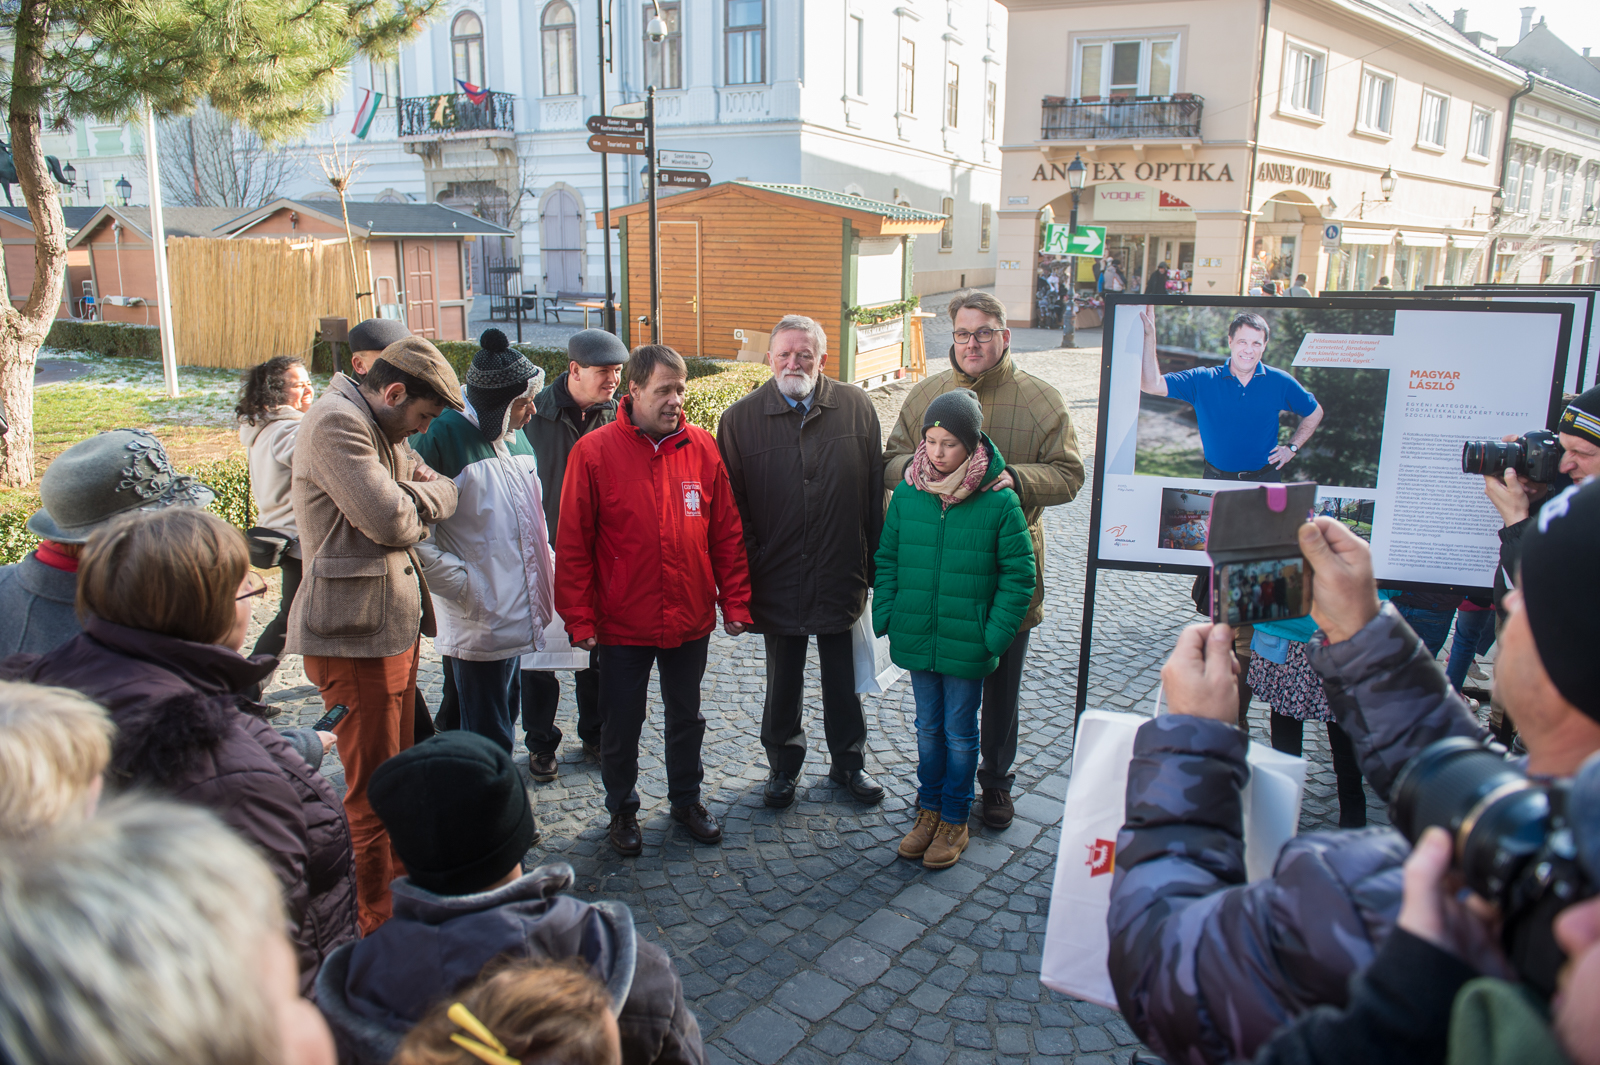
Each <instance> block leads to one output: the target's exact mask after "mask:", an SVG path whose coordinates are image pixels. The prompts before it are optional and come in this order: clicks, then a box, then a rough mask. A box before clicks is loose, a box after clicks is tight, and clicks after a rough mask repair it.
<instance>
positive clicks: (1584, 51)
mask: <svg viewBox="0 0 1600 1065" xmlns="http://www.w3.org/2000/svg"><path fill="white" fill-rule="evenodd" d="M1583 58H1585V59H1588V58H1589V49H1587V48H1585V49H1584V50H1583Z"/></svg>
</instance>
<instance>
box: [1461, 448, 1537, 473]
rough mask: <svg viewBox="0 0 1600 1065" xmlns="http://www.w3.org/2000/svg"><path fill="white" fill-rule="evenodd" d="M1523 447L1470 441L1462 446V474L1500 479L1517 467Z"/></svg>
mask: <svg viewBox="0 0 1600 1065" xmlns="http://www.w3.org/2000/svg"><path fill="white" fill-rule="evenodd" d="M1521 455H1522V445H1521V444H1515V443H1511V444H1508V443H1506V442H1505V441H1503V440H1468V441H1467V442H1466V443H1465V444H1462V445H1461V472H1462V473H1478V474H1482V475H1483V476H1485V477H1499V476H1501V475H1502V474H1504V473H1505V472H1506V470H1508V469H1513V468H1515V466H1516V465H1517V461H1518V459H1520V458H1521Z"/></svg>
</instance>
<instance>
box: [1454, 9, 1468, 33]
mask: <svg viewBox="0 0 1600 1065" xmlns="http://www.w3.org/2000/svg"><path fill="white" fill-rule="evenodd" d="M1450 25H1452V26H1454V27H1455V31H1456V32H1457V33H1466V32H1467V9H1466V8H1464V7H1458V8H1456V13H1455V16H1454V17H1453V18H1451V19H1450Z"/></svg>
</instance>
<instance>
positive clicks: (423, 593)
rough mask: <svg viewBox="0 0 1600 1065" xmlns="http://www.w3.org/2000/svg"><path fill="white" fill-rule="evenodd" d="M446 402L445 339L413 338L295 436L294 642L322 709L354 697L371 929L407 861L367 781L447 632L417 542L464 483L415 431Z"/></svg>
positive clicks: (355, 820)
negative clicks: (422, 452)
mask: <svg viewBox="0 0 1600 1065" xmlns="http://www.w3.org/2000/svg"><path fill="white" fill-rule="evenodd" d="M446 406H449V407H452V408H454V409H455V410H457V411H460V410H461V409H463V407H464V406H465V404H464V403H463V402H462V399H461V385H460V383H459V382H458V381H457V380H456V375H455V371H454V370H452V369H451V368H450V363H449V362H447V361H446V360H445V357H444V356H443V355H441V354H440V353H439V349H437V348H435V347H434V346H433V345H432V344H430V343H428V342H427V341H426V340H423V339H422V338H420V337H409V338H407V339H404V340H399V341H396V342H395V343H393V344H391V345H389V347H387V348H385V349H384V351H383V356H382V358H379V359H377V360H376V361H375V362H373V364H372V365H371V367H370V368H369V369H368V371H367V376H366V379H365V380H364V381H362V382H361V383H360V384H357V383H356V382H355V381H354V380H352V379H351V378H348V377H345V376H343V375H340V376H337V377H335V378H334V379H333V384H332V385H331V386H329V389H328V391H327V393H326V394H325V395H323V397H322V398H321V399H319V400H318V401H317V402H316V403H314V404H312V407H311V410H310V411H308V412H307V413H306V415H305V417H304V418H303V419H302V421H301V424H300V435H299V439H298V440H297V441H296V443H295V451H294V480H293V487H292V489H291V494H292V498H293V500H294V514H295V523H296V525H297V526H298V528H299V530H300V541H301V544H302V545H303V548H304V551H305V552H308V554H307V556H306V557H307V558H308V563H307V566H306V581H305V584H304V586H303V589H302V591H301V594H299V595H297V596H295V601H294V605H293V606H292V607H291V608H290V611H289V639H288V646H287V649H288V651H289V652H290V653H292V654H299V655H304V656H305V670H306V676H307V678H309V679H310V681H311V682H312V683H313V684H315V685H316V686H317V689H318V690H319V691H320V692H321V693H322V701H323V705H324V706H326V707H327V708H328V709H330V710H331V709H333V707H334V706H336V705H343V706H347V707H349V712H348V713H347V714H346V715H345V717H344V718H343V720H341V721H340V722H339V723H338V724H337V725H336V726H334V733H335V734H336V735H337V736H338V737H339V756H340V758H341V759H342V760H343V762H344V771H345V797H344V803H345V810H346V812H347V813H348V814H349V817H350V835H351V837H352V839H353V841H354V845H355V854H356V880H357V884H358V887H359V902H360V907H361V929H362V932H363V933H370V932H371V931H372V930H373V929H375V928H377V927H378V926H379V925H381V924H382V923H383V922H384V921H385V920H387V919H388V916H389V881H391V880H393V879H394V878H395V877H396V876H397V875H399V871H400V865H399V860H398V858H396V857H395V855H394V852H393V850H392V848H391V847H390V846H389V838H388V835H387V834H386V833H385V832H384V830H383V824H382V823H381V822H380V821H379V820H378V818H377V815H376V814H374V813H373V812H372V807H371V805H370V804H369V803H368V802H367V781H368V780H369V779H370V778H371V776H372V772H373V770H375V769H376V768H377V767H378V766H379V765H381V764H382V763H383V762H385V761H387V760H388V759H390V758H392V757H394V756H395V755H396V754H398V753H400V751H401V750H403V749H405V748H406V747H409V746H411V744H412V742H413V741H414V738H415V735H416V725H417V722H416V720H415V714H416V705H417V703H416V697H417V692H416V689H417V656H418V653H419V649H420V648H419V642H418V635H419V633H420V634H422V635H427V636H434V635H436V634H437V631H438V630H437V627H436V625H435V621H434V613H433V601H432V597H431V596H430V595H429V594H428V587H427V582H426V581H425V580H424V579H423V577H422V573H421V568H422V567H421V563H420V562H419V561H418V559H417V556H416V552H415V551H413V550H412V548H413V547H414V546H415V545H416V544H417V543H419V542H420V541H421V540H422V539H423V538H424V537H426V536H427V535H428V526H430V525H436V524H438V523H439V522H441V521H443V520H444V519H445V518H448V517H449V516H450V515H452V514H454V513H455V509H456V486H455V482H454V481H451V480H448V479H446V478H442V477H440V476H439V475H438V474H436V473H434V472H433V471H432V470H431V469H429V468H428V467H427V465H426V464H425V463H423V462H422V460H421V459H419V458H417V456H416V453H415V452H413V451H412V450H411V449H410V448H408V447H406V446H405V441H406V439H407V438H408V437H410V436H412V435H413V434H415V433H420V432H424V431H425V430H426V429H427V428H428V426H429V424H431V423H432V421H433V419H434V418H436V417H438V416H439V414H440V412H442V411H443V410H444V408H445V407H446Z"/></svg>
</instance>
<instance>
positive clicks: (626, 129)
mask: <svg viewBox="0 0 1600 1065" xmlns="http://www.w3.org/2000/svg"><path fill="white" fill-rule="evenodd" d="M588 126H589V132H590V133H601V134H609V135H611V136H614V137H642V136H644V119H642V118H614V117H608V116H606V115H590V116H589V122H588Z"/></svg>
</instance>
